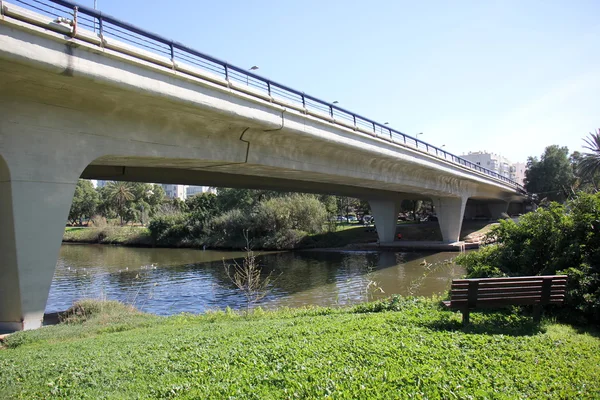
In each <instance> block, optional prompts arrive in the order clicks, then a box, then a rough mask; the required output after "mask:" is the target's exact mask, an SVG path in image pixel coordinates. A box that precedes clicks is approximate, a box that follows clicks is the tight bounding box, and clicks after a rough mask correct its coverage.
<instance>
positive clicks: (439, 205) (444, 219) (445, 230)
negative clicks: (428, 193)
mask: <svg viewBox="0 0 600 400" xmlns="http://www.w3.org/2000/svg"><path fill="white" fill-rule="evenodd" d="M467 199H468V197H467V196H461V197H434V198H433V199H432V200H433V205H434V207H435V211H436V214H437V217H438V221H439V224H440V230H441V232H442V239H443V241H444V242H449V243H452V242H457V241H459V240H460V230H461V228H462V222H463V216H464V213H465V206H466V204H467Z"/></svg>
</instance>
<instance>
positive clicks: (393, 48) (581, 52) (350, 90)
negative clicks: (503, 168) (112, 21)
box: [80, 0, 600, 162]
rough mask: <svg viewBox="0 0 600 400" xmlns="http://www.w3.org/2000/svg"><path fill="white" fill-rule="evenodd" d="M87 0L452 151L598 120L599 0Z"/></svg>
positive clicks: (573, 129)
mask: <svg viewBox="0 0 600 400" xmlns="http://www.w3.org/2000/svg"><path fill="white" fill-rule="evenodd" d="M97 1H98V9H99V10H101V11H103V12H106V13H108V14H111V15H113V16H115V17H117V18H120V19H122V20H125V21H127V22H130V23H133V24H135V25H138V26H139V27H141V28H145V29H148V30H151V31H153V32H156V33H158V34H161V35H163V36H165V37H168V38H171V39H173V40H176V41H179V42H182V43H184V44H186V45H189V46H190V47H193V48H196V49H198V50H200V51H202V52H204V53H207V54H210V55H212V56H215V57H217V58H220V59H223V60H226V61H228V62H230V63H232V64H234V65H237V66H239V67H247V68H250V67H251V66H253V65H257V66H258V67H259V68H260V69H259V70H258V71H256V72H257V73H259V74H260V75H263V76H265V77H268V78H270V79H273V80H275V81H277V82H280V83H283V84H286V85H288V86H291V87H293V88H296V89H298V90H302V91H304V92H306V93H310V94H312V95H314V96H317V97H319V98H321V99H323V100H329V101H334V100H337V101H338V102H339V105H340V106H342V107H344V108H346V109H349V110H351V111H354V112H357V113H359V114H361V115H364V116H366V117H369V118H371V119H374V120H377V121H381V122H386V121H389V122H390V125H391V126H392V127H394V128H396V129H398V130H400V131H402V132H405V133H408V134H412V135H415V134H416V133H419V132H423V135H422V136H420V139H422V140H425V141H428V142H430V143H432V144H435V145H437V146H442V145H446V147H445V148H446V149H448V150H449V151H451V152H454V153H456V154H463V153H466V152H468V151H478V150H488V151H492V152H495V153H500V154H502V155H504V156H506V157H508V158H509V159H510V160H512V161H514V162H517V161H525V160H526V158H527V157H528V156H531V155H535V156H539V155H540V154H541V153H542V152H543V150H544V148H545V147H546V146H548V145H551V144H559V145H563V146H568V147H569V149H570V150H571V151H573V150H581V145H582V143H583V141H582V139H583V138H584V137H585V136H587V135H588V133H589V132H592V131H594V130H595V129H598V128H600V46H599V44H600V18H599V16H600V1H597V0H589V1H586V0H577V1H573V2H567V1H554V0H552V1H543V2H542V1H510V0H509V1H453V2H446V1H423V2H408V1H398V0H385V1H366V0H362V1H352V0H345V1H344V0H340V1H336V0H331V1H326V0H320V1H317V0H314V1H313V0H303V1H292V0H288V1H266V0H263V1H261V0H256V1H251V0H246V1H238V0H229V1H197V0H196V1H192V0H172V1H169V2H164V1H161V2H158V1H150V0H145V1H142V0H127V1H123V0H97ZM80 3H81V4H85V5H88V6H91V5H93V0H85V1H81V2H80Z"/></svg>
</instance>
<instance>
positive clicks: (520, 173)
mask: <svg viewBox="0 0 600 400" xmlns="http://www.w3.org/2000/svg"><path fill="white" fill-rule="evenodd" d="M514 167H515V181H517V182H518V183H520V184H521V185H523V184H525V170H526V169H527V163H524V162H518V163H514Z"/></svg>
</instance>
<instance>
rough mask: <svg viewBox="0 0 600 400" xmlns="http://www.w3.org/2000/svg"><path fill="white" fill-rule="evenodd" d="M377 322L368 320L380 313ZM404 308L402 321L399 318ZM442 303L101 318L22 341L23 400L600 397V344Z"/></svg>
mask: <svg viewBox="0 0 600 400" xmlns="http://www.w3.org/2000/svg"><path fill="white" fill-rule="evenodd" d="M379 309H382V310H381V311H380V312H376V313H366V312H365V311H373V310H375V311H377V310H379ZM390 309H396V310H400V311H399V312H397V311H387V310H390ZM472 320H473V327H472V328H471V329H470V330H466V331H463V330H462V329H461V328H460V324H459V315H456V314H454V313H451V312H447V311H441V310H439V309H438V307H437V303H436V302H433V301H430V300H411V299H396V300H392V301H386V302H380V303H375V304H371V305H362V306H357V307H354V308H351V309H341V310H340V309H323V308H317V309H312V310H280V311H277V312H268V313H264V312H260V311H259V312H255V313H254V315H250V316H238V315H235V314H232V313H216V314H208V315H203V316H191V315H181V316H176V317H170V318H158V317H154V316H145V315H132V316H118V315H117V316H108V317H106V316H105V317H102V316H99V317H96V318H93V319H91V320H88V321H87V322H85V323H83V324H73V325H62V326H60V325H59V326H56V327H49V328H44V329H41V330H38V331H35V332H25V333H19V334H17V335H13V336H11V337H10V340H9V342H8V345H10V346H13V347H11V348H7V349H4V350H0V370H2V374H0V393H4V394H5V397H22V398H45V397H52V395H55V396H56V397H64V398H81V397H86V396H87V397H89V398H147V397H154V398H170V397H175V396H178V398H215V399H221V398H229V397H231V398H252V399H265V398H295V397H299V398H323V397H326V396H328V395H330V396H332V397H334V398H348V399H357V398H386V399H387V398H411V397H416V398H431V399H436V398H443V399H450V398H469V396H473V397H474V398H515V399H516V398H525V397H528V398H599V397H600V388H599V387H598V385H597V381H598V378H600V339H599V338H598V336H597V335H595V334H589V333H587V334H586V333H579V332H577V331H576V330H574V329H573V328H571V327H567V326H564V325H559V324H553V323H547V324H546V325H545V326H544V327H543V329H539V328H536V327H535V326H532V325H530V324H529V322H528V321H529V319H527V318H524V317H519V316H517V315H514V314H506V313H505V314H502V313H493V314H481V313H477V314H473V315H472Z"/></svg>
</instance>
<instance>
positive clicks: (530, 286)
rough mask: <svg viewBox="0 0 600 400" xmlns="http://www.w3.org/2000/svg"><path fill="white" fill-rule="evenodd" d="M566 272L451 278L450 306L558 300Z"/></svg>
mask: <svg viewBox="0 0 600 400" xmlns="http://www.w3.org/2000/svg"><path fill="white" fill-rule="evenodd" d="M566 286H567V276H566V275H547V276H522V277H513V278H480V279H454V280H453V281H452V289H451V290H450V306H451V307H452V308H471V309H472V308H482V307H498V306H503V305H520V304H540V305H541V304H561V303H562V302H563V301H564V299H565V290H566Z"/></svg>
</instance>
